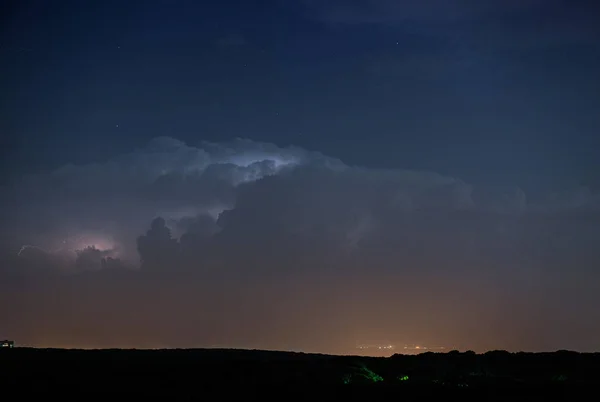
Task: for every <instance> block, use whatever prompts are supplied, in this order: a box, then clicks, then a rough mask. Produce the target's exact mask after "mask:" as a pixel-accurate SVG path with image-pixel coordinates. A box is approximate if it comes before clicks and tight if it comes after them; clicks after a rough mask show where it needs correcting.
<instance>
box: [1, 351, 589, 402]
mask: <svg viewBox="0 0 600 402" xmlns="http://www.w3.org/2000/svg"><path fill="white" fill-rule="evenodd" d="M598 373H600V354H580V353H574V352H555V353H538V354H533V353H508V352H502V351H497V352H488V353H485V354H475V353H472V352H466V353H459V352H449V353H424V354H420V355H416V356H404V355H394V356H392V357H388V358H368V357H356V356H329V355H317V354H303V353H287V352H267V351H250V350H214V349H213V350H204V349H187V350H184V349H180V350H61V349H31V348H14V349H6V350H0V374H1V375H2V379H3V380H2V382H3V383H4V384H5V389H10V388H16V389H20V390H22V391H23V392H25V393H26V392H39V391H43V392H44V393H45V395H46V396H48V395H50V394H52V393H57V394H62V395H66V394H67V393H70V394H75V395H78V396H79V397H83V396H86V397H89V396H90V395H92V394H93V395H95V394H99V393H118V394H120V395H124V394H128V393H134V394H135V395H138V396H141V395H148V396H157V395H169V396H171V397H176V398H179V397H180V396H181V397H188V396H190V397H192V396H207V395H211V398H212V399H215V397H218V396H221V397H222V398H225V399H227V396H230V395H232V394H235V395H242V394H243V395H245V396H246V397H247V396H249V395H250V394H251V393H252V392H258V391H259V390H260V393H261V395H262V396H264V395H265V393H269V392H274V393H276V394H278V395H279V396H280V397H282V396H284V395H285V396H286V397H288V396H290V395H297V396H300V395H302V394H304V395H305V396H306V397H310V398H311V399H319V396H322V397H323V398H325V399H329V398H330V396H329V395H330V393H333V394H331V395H337V397H336V399H337V398H338V397H342V396H344V398H346V397H348V398H351V397H359V396H361V398H362V397H369V399H370V400H379V399H381V398H383V399H386V400H387V399H389V398H396V397H402V396H403V397H409V396H415V398H417V397H418V398H422V397H426V396H436V397H438V396H443V397H444V398H446V399H447V398H449V397H452V398H454V397H469V396H474V397H477V398H481V397H482V396H483V395H485V396H486V399H488V398H489V397H494V398H498V399H500V400H501V399H503V398H506V397H512V396H517V395H522V396H525V395H531V393H532V392H534V393H535V394H536V395H537V396H541V394H544V395H549V396H552V397H553V398H554V399H556V398H559V399H560V396H561V395H564V396H565V397H569V398H570V399H572V397H573V396H574V395H575V393H577V392H581V393H584V392H587V391H589V390H590V389H591V388H592V389H595V388H596V387H597V385H600V380H599V379H597V378H596V377H597V376H598ZM7 387H8V388H7ZM594 391H595V390H594ZM290 392H291V393H292V394H290ZM281 393H283V394H281ZM212 395H214V396H212Z"/></svg>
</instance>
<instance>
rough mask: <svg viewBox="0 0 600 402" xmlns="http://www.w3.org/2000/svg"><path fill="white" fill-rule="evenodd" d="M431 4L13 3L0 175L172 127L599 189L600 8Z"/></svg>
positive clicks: (4, 42)
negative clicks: (598, 18)
mask: <svg viewBox="0 0 600 402" xmlns="http://www.w3.org/2000/svg"><path fill="white" fill-rule="evenodd" d="M426 3H427V2H423V5H422V6H421V5H414V4H412V2H402V1H400V2H391V1H386V0H371V1H358V0H356V1H346V2H343V1H324V2H317V1H310V0H302V1H282V0H264V1H252V2H251V1H243V0H220V1H204V2H200V1H186V0H177V1H158V0H149V1H127V2H124V1H115V0H105V1H97V2H81V1H60V2H56V1H43V0H37V1H32V0H27V1H26V0H20V1H13V2H9V6H8V7H9V9H8V11H9V12H4V13H3V15H4V17H3V18H4V19H3V22H2V24H0V25H1V26H2V32H1V40H0V45H1V47H0V70H1V71H2V74H0V84H1V88H2V91H1V93H2V95H1V98H0V102H1V103H0V105H1V108H0V113H1V115H0V133H1V136H2V159H3V160H4V163H3V173H4V176H5V177H6V175H7V174H12V173H16V172H23V171H32V170H33V171H35V170H40V169H47V168H50V167H56V166H60V165H64V164H66V163H69V162H72V163H85V162H90V161H96V160H104V159H106V158H109V157H111V156H113V155H115V154H118V153H122V152H127V151H130V150H132V149H134V148H136V147H140V146H143V145H144V144H145V143H146V142H147V141H148V140H150V139H151V138H153V137H156V136H161V135H168V136H172V137H175V138H178V139H181V140H183V141H185V142H188V143H192V144H195V143H198V142H199V141H202V140H210V141H223V140H229V139H231V138H234V137H246V138H250V139H252V140H255V141H266V142H274V143H276V144H278V145H280V146H285V145H288V144H293V145H297V146H300V147H305V148H309V149H312V150H316V151H320V152H323V153H325V154H327V155H330V156H334V157H338V158H341V159H342V160H343V161H344V162H346V163H348V164H352V165H354V164H358V165H364V166H369V167H389V168H408V169H426V170H433V171H436V172H439V173H442V174H449V175H455V176H459V177H461V178H463V179H465V180H467V181H470V182H477V183H494V184H511V185H520V186H523V187H525V188H527V189H530V190H533V191H535V189H536V188H538V187H543V188H545V189H547V188H548V187H557V186H563V185H581V184H583V185H596V184H597V183H598V171H599V168H600V162H598V160H600V158H597V157H596V155H597V154H598V151H599V150H600V136H599V135H598V133H599V129H600V113H598V109H599V108H600V78H599V77H600V76H599V75H598V71H600V36H599V29H598V28H597V25H600V24H596V22H597V21H595V18H596V17H594V16H595V15H600V13H596V14H595V12H596V11H598V10H596V9H597V8H598V7H597V6H593V4H592V3H593V2H590V1H588V2H584V1H579V2H577V1H568V2H567V1H550V2H541V1H536V0H526V1H523V2H515V1H491V0H488V1H483V2H468V1H466V2H450V3H444V2H440V1H439V0H437V1H430V2H429V3H428V4H426ZM11 4H12V6H11ZM444 4H445V5H444ZM594 8H596V9H594ZM117 125H118V127H117Z"/></svg>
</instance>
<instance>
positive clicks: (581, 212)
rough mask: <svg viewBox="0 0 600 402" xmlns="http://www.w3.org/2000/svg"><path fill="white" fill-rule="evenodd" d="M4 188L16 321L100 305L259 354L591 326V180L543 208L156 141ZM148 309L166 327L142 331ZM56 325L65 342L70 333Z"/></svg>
mask: <svg viewBox="0 0 600 402" xmlns="http://www.w3.org/2000/svg"><path fill="white" fill-rule="evenodd" d="M6 190H9V192H4V193H3V194H4V195H6V194H10V195H11V197H10V198H8V197H6V196H4V197H5V198H4V201H3V206H4V208H3V209H2V212H3V214H4V215H3V217H2V218H3V222H5V225H4V226H3V228H2V230H3V231H2V232H1V233H0V235H1V236H0V238H1V239H3V241H2V243H1V244H0V250H2V252H1V253H0V259H1V262H2V267H3V268H2V271H0V275H2V280H3V282H2V283H4V285H2V284H0V298H1V300H0V301H2V300H4V301H5V302H6V303H15V302H17V301H19V300H21V303H24V302H23V301H22V300H23V299H22V296H18V294H17V293H14V292H15V291H14V288H10V287H7V286H8V285H7V284H10V283H15V282H16V283H22V282H19V281H23V280H25V279H24V278H26V280H27V281H30V284H29V285H28V286H34V287H35V288H36V293H35V294H34V293H31V294H30V296H28V297H30V298H31V302H29V303H28V304H24V305H23V306H21V307H20V309H19V311H22V313H21V315H20V316H19V317H20V318H19V317H17V316H12V315H11V316H10V317H12V318H10V320H11V322H13V323H17V322H20V321H19V320H25V318H23V317H37V316H38V315H39V310H40V309H42V307H41V306H50V305H52V306H53V307H52V308H51V311H50V312H48V311H46V312H45V313H44V315H45V316H48V317H49V316H53V317H54V316H55V317H56V318H55V319H56V320H58V321H60V320H62V321H64V320H65V319H64V318H61V317H65V316H69V317H74V316H73V315H72V314H73V313H72V309H73V306H74V305H76V306H81V307H78V308H80V309H83V308H84V307H83V306H87V307H85V308H87V309H91V310H92V311H96V310H97V309H100V308H101V307H99V304H98V303H101V304H100V305H101V306H102V309H108V311H112V313H111V314H112V315H111V317H112V318H110V319H109V318H107V320H109V321H110V322H111V323H112V324H113V326H116V327H119V328H122V331H125V332H127V334H128V335H127V336H131V337H133V338H132V339H145V340H147V341H148V342H150V339H152V340H154V341H153V342H155V343H151V344H152V345H157V344H159V345H164V344H165V342H167V343H168V344H169V345H171V346H173V345H182V346H190V342H199V341H198V340H199V339H201V340H202V342H203V343H202V344H203V345H204V344H206V342H211V339H213V340H214V339H218V340H219V342H220V343H226V344H229V345H239V342H244V345H249V344H251V345H253V347H260V346H261V343H260V342H258V341H256V342H258V343H254V344H252V343H248V342H250V341H249V340H252V339H258V340H261V342H266V343H265V345H266V346H268V347H270V348H272V347H274V346H273V345H275V344H276V343H274V342H280V341H281V340H282V339H294V342H295V345H301V344H304V343H307V344H310V345H312V346H311V347H312V348H313V350H315V349H314V348H316V347H317V346H318V345H319V344H322V345H327V346H326V348H327V350H329V351H331V350H332V349H331V348H332V344H331V342H334V341H335V340H336V339H337V340H338V341H339V342H342V340H343V341H344V342H346V341H347V342H350V343H352V345H354V341H355V339H354V338H352V339H348V338H347V337H348V336H349V335H348V334H350V333H353V332H352V331H355V332H356V333H357V334H360V336H361V337H362V338H369V339H376V338H389V337H392V335H394V339H396V338H397V337H399V336H401V335H402V337H403V338H402V339H403V340H404V341H406V342H407V343H410V342H414V343H417V342H419V343H421V342H426V343H432V344H445V342H447V341H449V340H453V341H454V342H460V340H464V339H469V342H472V343H473V345H478V346H479V347H480V348H485V347H488V346H489V347H497V346H494V345H499V344H502V345H504V346H502V347H509V346H510V345H513V346H514V345H525V344H526V343H527V342H530V341H531V342H534V343H535V339H538V338H539V336H540V331H543V332H544V333H545V334H547V333H551V332H552V331H555V333H556V335H553V336H552V337H547V338H545V339H547V340H548V341H547V342H548V345H559V344H561V342H563V341H565V339H566V338H565V337H566V336H567V335H566V334H563V333H562V332H560V328H557V327H556V324H555V323H556V322H558V321H557V318H556V317H562V318H561V319H567V318H568V317H569V314H570V313H571V312H573V311H574V309H577V311H579V313H581V312H582V311H585V312H586V315H585V316H586V317H588V318H592V319H594V320H595V321H594V322H600V316H598V313H597V312H596V310H597V309H593V308H592V307H593V306H596V305H597V302H598V300H596V299H597V294H598V292H597V289H596V288H595V286H596V285H594V284H596V283H600V277H599V274H598V273H597V270H595V267H596V266H597V264H598V262H599V261H600V254H599V253H600V252H599V249H598V247H596V245H595V239H597V238H600V213H599V212H600V208H599V207H598V206H599V205H600V202H599V199H598V195H597V194H595V193H593V192H592V191H590V190H589V189H581V188H575V190H573V191H567V192H564V193H562V195H551V196H549V197H547V199H546V200H545V201H544V198H543V197H540V196H535V197H532V196H528V195H527V194H526V192H525V191H524V190H523V189H519V188H517V187H514V188H510V187H508V188H493V187H490V188H487V187H486V188H479V187H475V186H472V185H470V184H469V183H465V182H464V181H462V180H460V179H459V178H453V177H446V176H444V175H440V174H437V173H432V172H418V171H408V170H401V169H396V170H377V169H369V168H364V167H352V166H348V165H345V164H343V163H342V162H340V161H339V160H336V159H335V158H329V157H326V156H324V155H321V154H318V153H312V152H308V151H306V150H302V149H298V148H293V147H292V148H279V147H276V146H274V145H272V144H261V143H255V142H251V141H247V140H236V141H233V142H231V143H228V144H206V143H204V144H201V145H200V146H198V147H194V146H191V145H187V144H184V143H182V142H180V141H177V140H174V139H171V138H159V139H156V140H154V141H152V142H151V143H150V144H148V145H147V146H146V147H143V148H140V149H138V150H136V151H135V152H132V153H130V154H125V155H121V156H118V157H115V158H114V159H112V160H109V161H106V162H104V163H99V164H91V165H84V166H70V167H64V168H61V169H58V170H56V171H53V172H49V173H44V174H38V175H35V176H30V177H26V178H23V179H22V180H20V181H18V182H15V183H14V184H13V185H12V187H11V188H7V189H6ZM23 245H28V246H26V247H23ZM57 274H59V275H57ZM63 274H69V275H63ZM19 278H21V279H19ZM28 283H29V282H28ZM11 291H12V292H13V293H11ZM558 291H560V292H561V294H562V295H563V296H562V299H560V303H559V302H558V301H557V300H558V299H557V298H555V297H554V296H552V295H553V294H554V293H556V292H558ZM11 294H12V295H13V296H10V295H11ZM57 294H60V295H62V296H61V297H62V299H58V300H56V301H55V298H56V297H57V296H56V295H57ZM109 296H110V301H109V300H107V298H109ZM19 297H21V298H19ZM74 303H75V304H74ZM107 303H108V304H107ZM203 306H210V308H209V309H206V308H203ZM325 306H326V307H325ZM398 306H407V307H406V308H403V307H398ZM47 308H50V307H47ZM398 309H400V310H398ZM28 311H29V312H30V313H31V314H30V315H28V314H29V313H28ZM82 311H83V310H82ZM102 311H104V310H102ZM398 311H401V313H399V312H398ZM140 312H144V313H143V314H150V315H149V316H148V317H145V318H144V317H143V316H140V315H139V314H142V313H140ZM509 312H510V313H509ZM534 313H535V314H534ZM82 314H83V313H82ZM156 314H160V315H161V316H163V317H170V318H169V320H170V321H169V325H166V324H164V325H163V326H161V327H160V328H158V327H153V326H152V325H151V324H149V323H152V322H155V321H154V320H153V318H152V317H155V315H156ZM532 314H533V315H534V316H535V325H533V324H528V323H530V322H531V316H532ZM392 316H393V317H397V318H394V320H393V322H391V321H389V317H392ZM509 316H510V317H511V320H512V321H511V323H508V322H507V321H506V320H505V319H504V318H502V317H509ZM90 317H91V316H87V315H79V316H77V318H76V319H75V318H71V320H75V321H68V322H67V323H66V324H64V325H75V324H74V323H75V322H77V325H78V326H80V325H83V324H82V323H84V322H87V323H88V325H89V328H90V330H89V331H90V332H89V333H90V334H100V333H102V331H100V329H98V328H96V325H97V324H95V321H94V320H93V319H92V318H90ZM130 317H137V318H136V320H137V321H136V320H131V319H130ZM224 317H230V318H227V319H225V318H224ZM233 317H235V319H234V318H233ZM332 317H333V318H332ZM423 317H436V319H435V320H431V319H427V318H423ZM594 317H595V318H594ZM596 318H597V320H596ZM190 320H191V321H190ZM62 321H61V322H62ZM250 321H251V322H252V325H250ZM206 322H210V323H212V324H210V325H211V326H210V331H212V332H210V331H209V332H206V331H208V329H207V325H208V324H206ZM450 322H452V325H449V323H450ZM144 323H146V324H144ZM194 323H197V324H194ZM256 323H260V325H258V324H256ZM282 323H285V328H282V327H281V325H284V324H282ZM324 323H326V324H324ZM473 323H485V325H484V326H475V325H474V324H473ZM579 324H581V325H583V323H579ZM14 325H17V324H14ZM19 325H21V324H19ZM145 325H150V326H145ZM528 325H530V327H531V328H530V327H528ZM515 326H518V328H519V331H520V332H519V334H520V335H519V338H518V339H516V338H514V337H516V335H514V333H515V332H514V331H513V330H512V329H514V328H515ZM259 327H260V328H259ZM19 328H21V329H20V331H21V332H20V333H21V334H22V337H23V338H28V339H34V338H35V336H34V335H32V334H35V331H34V332H31V331H29V330H27V328H25V327H19ZM57 328H58V327H57ZM125 328H127V329H125ZM167 328H170V330H169V331H171V332H168V331H167ZM250 328H252V329H250ZM306 328H319V330H315V331H314V332H312V333H310V334H309V333H307V332H306V330H305V329H306ZM373 328H378V329H377V330H374V329H373ZM540 328H541V329H540ZM57 331H58V329H57ZM165 331H167V332H165ZM249 331H250V332H249ZM252 331H254V332H252ZM311 331H312V330H311ZM59 332H60V335H56V339H58V338H60V339H65V337H66V336H67V334H68V331H67V332H64V331H62V332H61V331H59ZM149 333H150V334H152V335H151V336H150V335H147V334H149ZM582 333H589V334H593V333H594V332H593V331H592V330H589V331H587V332H586V331H582ZM318 334H321V335H318ZM390 334H392V335H390ZM442 334H443V336H442ZM94 336H96V335H89V336H88V335H86V339H90V337H92V338H93V337H94ZM97 336H98V337H99V341H98V342H100V343H101V344H102V345H108V344H110V345H114V346H120V345H121V343H118V342H117V341H116V340H115V341H114V342H117V343H110V342H109V343H107V342H108V340H109V338H110V337H107V336H105V335H103V336H100V335H97ZM115 336H116V335H115ZM311 336H312V338H311ZM357 336H358V335H357ZM590 336H591V335H590ZM67 337H68V336H67ZM440 337H441V338H440ZM125 338H126V336H125V335H123V336H122V337H119V339H118V340H119V342H123V341H122V339H125ZM442 338H443V339H442ZM269 339H270V340H271V341H268V340H269ZM594 339H595V338H594ZM32 342H33V341H32ZM61 342H62V341H61ZM156 342H158V343H156ZM177 342H181V343H177ZM488 342H489V343H488ZM589 342H591V337H590V339H587V338H586V339H583V338H582V339H581V340H580V343H579V344H581V345H589V344H590V343H589ZM486 345H488V346H486ZM506 345H508V346H506ZM287 347H289V346H287ZM324 347H325V346H324ZM352 347H354V346H352ZM515 347H517V346H515ZM519 347H525V346H519ZM294 348H296V346H294ZM298 348H299V346H298ZM470 348H473V349H476V346H470Z"/></svg>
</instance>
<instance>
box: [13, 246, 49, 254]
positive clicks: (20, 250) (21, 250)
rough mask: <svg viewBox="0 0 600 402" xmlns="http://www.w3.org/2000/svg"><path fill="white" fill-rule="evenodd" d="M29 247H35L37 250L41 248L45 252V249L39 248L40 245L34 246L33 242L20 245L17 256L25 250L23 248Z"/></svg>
mask: <svg viewBox="0 0 600 402" xmlns="http://www.w3.org/2000/svg"><path fill="white" fill-rule="evenodd" d="M29 248H35V249H37V250H41V251H43V252H46V250H44V249H43V248H41V247H38V246H34V245H33V244H24V245H22V246H21V248H20V249H19V252H18V253H17V256H19V257H20V256H21V254H22V253H23V251H25V250H27V249H29Z"/></svg>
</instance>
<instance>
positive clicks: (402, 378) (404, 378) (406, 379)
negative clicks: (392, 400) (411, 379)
mask: <svg viewBox="0 0 600 402" xmlns="http://www.w3.org/2000/svg"><path fill="white" fill-rule="evenodd" d="M398 381H408V376H407V375H403V376H400V377H398Z"/></svg>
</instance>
